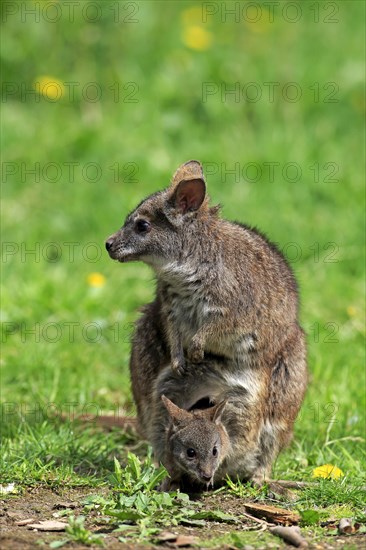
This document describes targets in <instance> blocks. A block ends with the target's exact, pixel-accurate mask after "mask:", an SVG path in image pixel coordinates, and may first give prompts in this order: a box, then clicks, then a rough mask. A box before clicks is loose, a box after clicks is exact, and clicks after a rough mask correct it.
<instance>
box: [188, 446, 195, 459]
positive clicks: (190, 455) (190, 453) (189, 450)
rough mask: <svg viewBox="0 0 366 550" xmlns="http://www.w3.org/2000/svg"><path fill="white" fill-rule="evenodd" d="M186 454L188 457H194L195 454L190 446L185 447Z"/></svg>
mask: <svg viewBox="0 0 366 550" xmlns="http://www.w3.org/2000/svg"><path fill="white" fill-rule="evenodd" d="M187 456H188V458H194V457H195V456H196V451H195V450H194V449H192V448H191V447H190V448H189V449H187Z"/></svg>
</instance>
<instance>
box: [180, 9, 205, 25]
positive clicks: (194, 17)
mask: <svg viewBox="0 0 366 550" xmlns="http://www.w3.org/2000/svg"><path fill="white" fill-rule="evenodd" d="M180 18H181V20H182V22H183V24H184V25H192V24H193V25H199V24H200V23H202V22H203V21H202V8H201V7H199V6H193V7H192V8H188V9H186V10H183V11H182V12H181V14H180Z"/></svg>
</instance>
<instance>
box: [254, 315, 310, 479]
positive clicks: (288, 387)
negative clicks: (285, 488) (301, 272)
mask: <svg viewBox="0 0 366 550" xmlns="http://www.w3.org/2000/svg"><path fill="white" fill-rule="evenodd" d="M307 378H308V376H307V362H306V345H305V338H304V333H303V331H302V329H301V328H300V327H298V326H296V327H295V328H294V330H293V331H292V333H291V335H290V336H289V338H288V339H287V340H286V342H285V345H284V346H283V349H282V350H281V352H280V353H279V354H278V356H277V358H276V361H275V364H274V366H273V368H272V370H271V377H270V383H269V391H268V400H267V406H266V409H265V415H264V424H263V427H262V430H261V433H260V438H259V446H258V459H257V462H258V467H257V470H256V471H255V472H254V475H253V479H254V480H255V481H257V482H259V481H260V480H262V481H264V480H265V479H269V478H270V474H271V467H272V464H273V462H274V461H275V459H276V458H277V455H278V453H279V452H280V451H281V450H282V449H283V448H284V447H285V446H286V445H288V444H289V442H290V441H291V439H292V435H293V427H294V422H295V419H296V416H297V414H298V412H299V410H300V407H301V405H302V402H303V399H304V395H305V390H306V386H307Z"/></svg>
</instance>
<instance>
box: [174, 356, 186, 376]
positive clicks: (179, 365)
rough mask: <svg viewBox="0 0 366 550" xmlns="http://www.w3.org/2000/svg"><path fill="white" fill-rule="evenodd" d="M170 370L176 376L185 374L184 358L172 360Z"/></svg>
mask: <svg viewBox="0 0 366 550" xmlns="http://www.w3.org/2000/svg"><path fill="white" fill-rule="evenodd" d="M172 369H173V371H174V372H177V373H178V374H184V373H185V372H186V362H185V360H184V357H179V358H178V357H177V358H175V359H173V360H172Z"/></svg>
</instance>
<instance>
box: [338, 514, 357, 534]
mask: <svg viewBox="0 0 366 550" xmlns="http://www.w3.org/2000/svg"><path fill="white" fill-rule="evenodd" d="M338 531H339V533H340V534H341V535H351V534H352V533H354V532H355V531H356V528H355V526H354V525H353V521H352V520H351V519H349V518H342V519H341V520H340V522H339V525H338Z"/></svg>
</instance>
